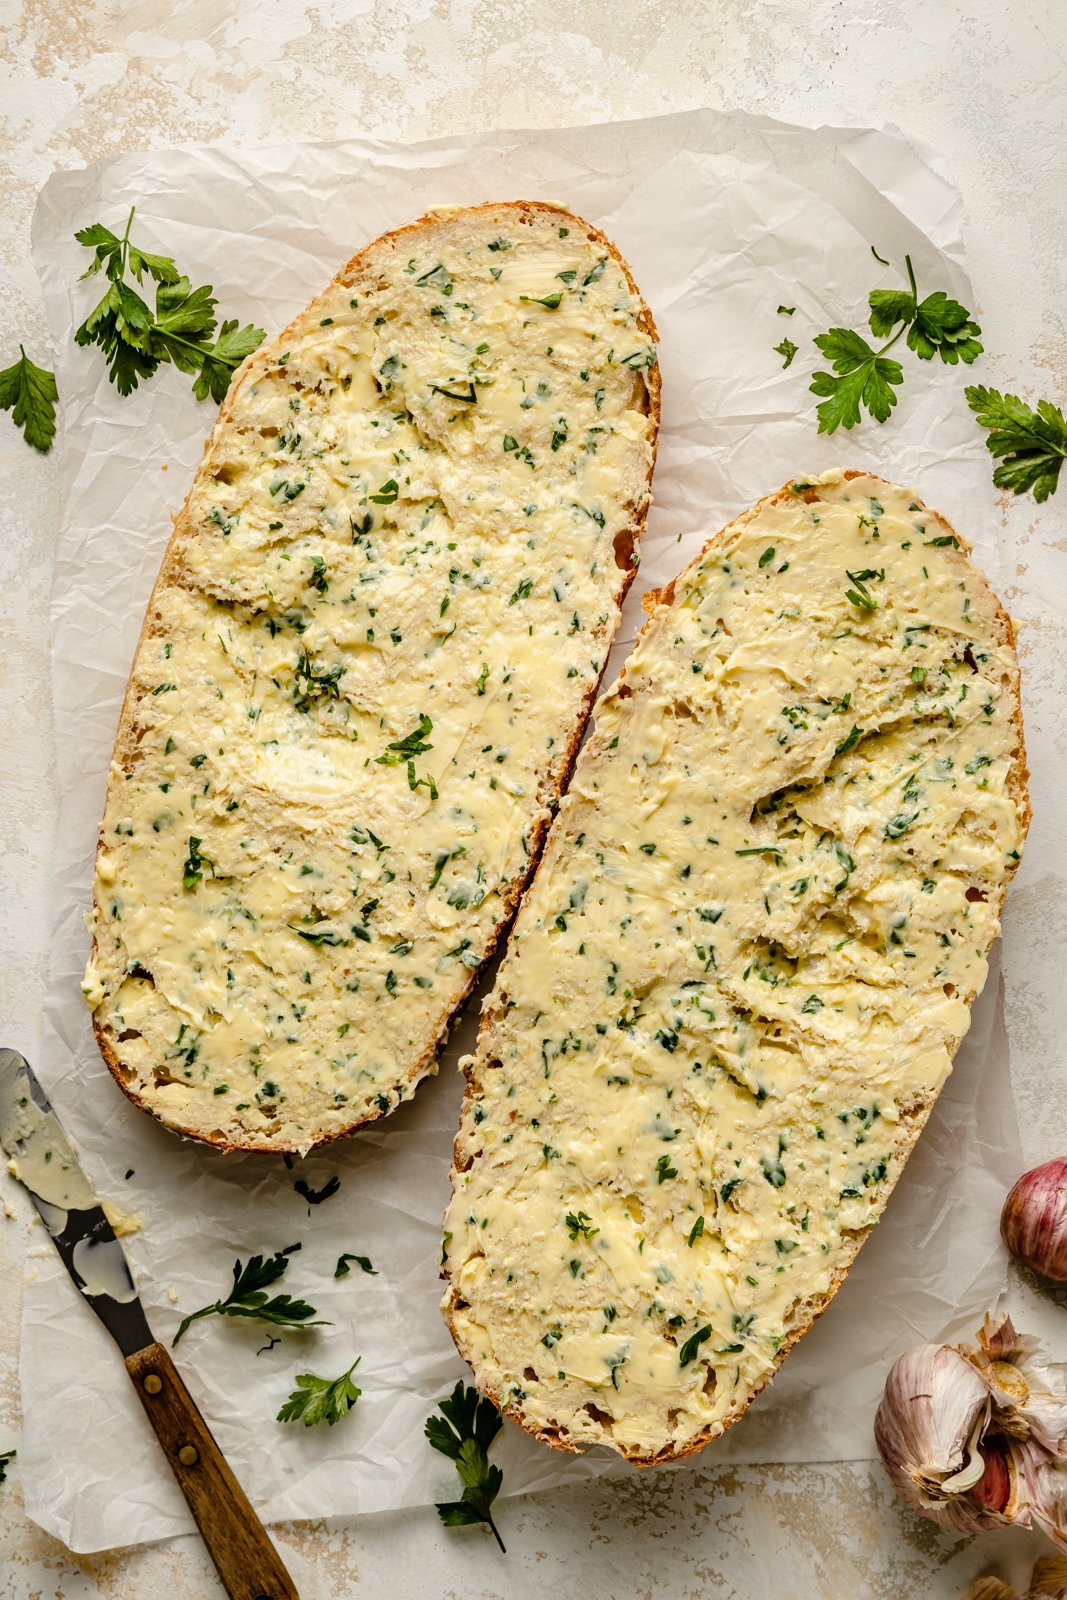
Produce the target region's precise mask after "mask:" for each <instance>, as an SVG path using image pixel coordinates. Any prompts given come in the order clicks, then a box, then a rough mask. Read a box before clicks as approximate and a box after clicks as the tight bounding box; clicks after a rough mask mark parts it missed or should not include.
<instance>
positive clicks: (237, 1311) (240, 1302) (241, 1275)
mask: <svg viewBox="0 0 1067 1600" xmlns="http://www.w3.org/2000/svg"><path fill="white" fill-rule="evenodd" d="M299 1249H300V1246H299V1245H298V1244H291V1245H288V1246H287V1247H286V1248H285V1249H284V1250H279V1252H278V1254H277V1255H274V1256H268V1257H266V1258H264V1257H263V1256H252V1257H251V1258H250V1259H249V1261H248V1263H247V1265H243V1264H242V1263H241V1261H240V1260H237V1261H235V1262H234V1264H233V1288H232V1289H231V1290H230V1292H229V1294H228V1295H227V1296H226V1298H225V1300H214V1301H212V1303H211V1305H209V1306H201V1308H200V1310H199V1311H192V1312H190V1313H189V1315H188V1316H187V1317H183V1318H182V1321H181V1324H180V1326H179V1328H178V1331H177V1333H176V1334H175V1335H174V1338H173V1339H172V1340H171V1344H172V1345H175V1344H177V1343H178V1340H179V1339H180V1338H181V1337H182V1335H183V1334H184V1332H185V1330H186V1328H188V1326H189V1324H190V1323H191V1322H196V1321H197V1320H198V1319H199V1318H200V1317H211V1316H220V1317H248V1318H250V1319H251V1320H252V1321H253V1322H272V1323H274V1324H275V1325H276V1326H277V1327H281V1328H319V1327H322V1326H323V1325H324V1324H323V1321H322V1319H321V1318H317V1319H316V1320H315V1321H314V1322H312V1321H311V1320H309V1319H310V1318H312V1317H314V1316H315V1307H314V1306H309V1305H308V1304H307V1302H306V1301H304V1300H294V1299H293V1298H292V1297H291V1296H290V1295H287V1294H278V1295H273V1296H269V1295H268V1294H267V1289H268V1288H269V1286H270V1285H271V1284H272V1283H277V1281H278V1279H279V1278H281V1277H283V1276H284V1274H285V1270H286V1268H287V1267H288V1265H289V1257H290V1256H291V1255H292V1254H293V1252H294V1251H295V1250H299Z"/></svg>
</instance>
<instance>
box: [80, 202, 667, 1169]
mask: <svg viewBox="0 0 1067 1600" xmlns="http://www.w3.org/2000/svg"><path fill="white" fill-rule="evenodd" d="M498 211H513V212H515V213H516V220H518V221H520V222H522V221H526V222H530V221H532V220H534V218H535V217H540V216H543V215H545V214H548V215H552V216H560V217H566V218H567V219H568V221H570V222H572V223H574V224H576V225H577V226H578V227H579V228H580V229H582V230H583V231H584V233H585V236H586V238H587V239H589V240H590V241H595V242H596V244H598V245H599V246H601V247H602V248H603V249H604V250H606V251H607V253H608V254H609V255H610V257H611V258H612V260H613V261H614V262H615V263H616V265H617V266H618V267H619V269H620V270H621V272H622V274H623V276H624V277H625V279H626V282H627V284H628V285H629V288H630V291H631V293H632V294H633V296H634V299H635V301H636V302H637V305H638V307H639V311H638V318H637V322H638V326H639V327H640V329H641V331H642V332H643V333H645V334H647V335H648V337H649V338H650V339H652V340H653V341H655V340H656V339H657V338H658V334H657V330H656V324H655V320H654V319H653V316H652V312H651V311H650V310H649V308H648V306H647V305H646V303H645V300H644V297H643V296H642V294H641V291H640V289H639V288H638V286H637V284H636V282H635V281H634V276H633V272H632V271H631V268H630V265H629V263H628V262H627V261H626V260H625V258H624V257H623V256H622V254H621V253H620V251H619V249H618V247H617V246H616V245H615V243H614V242H613V241H612V240H611V239H609V238H608V237H607V235H606V234H604V233H603V232H602V231H601V230H600V229H599V228H598V227H596V226H595V224H594V223H591V222H588V221H587V220H586V219H585V218H584V217H581V216H579V215H578V214H577V212H574V211H570V210H568V208H567V207H566V206H562V205H556V204H553V203H552V202H550V201H540V200H503V201H486V202H485V203H484V204H482V205H478V206H462V207H458V208H456V211H452V210H451V209H448V210H442V211H434V210H430V211H427V212H426V213H425V214H424V215H423V216H422V217H419V218H417V219H416V220H415V221H414V222H409V223H405V224H404V226H403V227H400V228H394V229H392V230H391V231H390V232H388V233H383V234H380V235H378V237H376V238H374V239H371V240H369V241H368V243H367V244H365V245H364V246H363V248H362V249H361V250H358V251H357V252H356V254H355V255H354V256H352V257H350V259H349V260H348V261H347V262H346V263H345V265H344V266H343V267H342V268H341V269H340V271H339V272H337V273H336V274H335V276H334V277H333V278H332V279H331V280H330V282H329V283H328V284H326V285H325V286H324V287H323V288H322V289H320V290H318V291H317V292H316V294H315V295H314V296H313V300H317V299H319V298H321V296H322V295H324V294H326V293H328V292H329V290H330V289H332V288H333V287H334V286H335V285H337V284H340V285H344V286H345V287H348V286H349V285H350V284H351V283H352V282H353V280H354V279H356V278H357V277H358V275H359V273H360V272H361V271H362V270H363V269H364V267H365V266H366V265H367V263H368V258H369V257H370V254H371V252H372V251H376V250H378V249H379V248H380V247H381V246H382V245H384V244H388V243H391V242H393V241H395V240H398V239H402V238H404V237H406V236H407V235H410V234H415V233H419V232H422V231H423V230H425V229H427V228H430V227H434V226H437V225H439V224H440V223H441V222H442V221H444V220H446V219H450V218H452V217H454V216H455V215H457V214H458V213H462V214H463V215H464V216H468V217H472V218H473V217H477V216H478V215H480V214H484V213H486V212H498ZM310 303H312V302H309V304H310ZM306 309H307V307H306V306H305V307H301V309H300V311H299V312H298V313H297V315H296V316H295V317H294V318H293V320H292V321H291V322H290V323H288V324H287V325H286V327H284V328H282V329H281V330H280V331H279V332H278V333H277V334H276V335H275V336H274V337H273V338H272V339H269V340H265V341H264V343H263V344H262V345H261V346H260V347H259V349H258V350H255V351H253V352H252V354H251V355H250V356H249V357H248V358H247V360H246V361H245V362H244V364H243V366H242V367H241V368H240V369H239V371H238V373H237V374H235V376H234V379H233V381H232V382H231V384H230V387H229V390H228V391H227V394H226V398H225V399H224V400H223V402H222V405H221V406H220V407H219V411H218V415H217V416H216V418H215V421H214V424H213V425H212V429H211V433H210V434H209V435H208V438H207V440H206V441H205V446H204V454H203V456H202V457H201V460H200V462H199V464H198V466H197V468H196V471H195V472H194V474H193V481H192V483H191V484H190V486H189V490H188V493H187V494H186V497H185V501H184V503H183V505H182V508H181V510H180V511H179V512H177V513H176V514H175V516H174V527H173V531H172V532H171V535H170V538H169V540H168V541H167V546H166V549H165V550H164V552H163V556H162V559H161V561H160V567H159V572H158V574H157V576H156V581H155V583H154V584H153V585H152V592H151V594H150V595H149V598H148V603H147V605H146V606H145V613H144V621H143V622H142V624H141V631H140V633H139V635H138V638H137V644H136V646H135V647H134V653H133V662H132V664H131V669H130V676H129V678H128V679H127V682H126V691H125V694H124V696H123V701H122V707H121V710H120V712H119V720H118V726H117V730H116V734H115V745H114V749H113V752H112V760H113V761H114V760H121V759H122V757H123V756H124V755H125V754H126V753H127V751H128V750H129V749H130V748H131V747H132V745H133V744H134V743H135V742H136V741H135V740H134V739H132V737H131V735H132V733H133V730H134V729H135V727H136V720H135V714H136V708H137V702H138V697H137V695H136V692H135V686H134V677H133V675H134V669H135V667H136V663H137V658H138V657H139V655H140V653H141V647H142V645H143V644H144V642H145V640H146V639H147V638H149V637H150V636H151V627H150V624H151V622H152V620H153V616H152V613H153V608H154V606H155V601H156V595H157V594H158V593H159V592H160V591H161V590H162V589H163V588H164V586H165V585H166V584H167V583H168V582H170V581H171V579H172V575H173V571H174V568H175V566H176V560H175V558H176V554H177V547H178V540H179V539H180V537H181V535H182V533H183V532H185V530H186V528H187V527H188V516H189V506H190V501H191V499H192V496H193V491H194V489H195V488H196V485H197V482H198V480H199V476H200V472H201V469H202V468H203V465H204V462H205V461H206V460H207V459H208V456H209V454H210V452H211V449H212V447H213V445H214V443H215V441H216V439H218V438H219V436H220V435H221V433H222V432H223V430H224V429H225V428H226V427H227V426H228V424H229V422H230V420H231V418H232V415H233V410H234V401H235V398H236V395H237V393H238V390H239V388H241V387H243V386H244V385H245V384H246V383H248V382H254V381H255V379H256V378H257V377H258V376H259V374H260V372H261V371H263V370H265V369H266V368H267V367H268V366H269V365H270V364H271V362H270V353H271V351H272V350H273V349H275V348H276V346H277V345H278V344H279V343H280V342H281V341H282V340H284V339H285V337H286V335H287V334H288V333H290V332H291V331H292V330H293V329H294V328H295V327H296V325H297V324H298V322H299V321H300V319H301V318H302V317H303V316H304V314H305V312H306ZM644 382H645V389H646V393H647V396H648V415H649V418H650V420H651V424H652V455H651V459H650V461H649V465H648V472H647V473H646V476H645V490H646V492H645V497H644V500H643V501H642V503H641V504H640V505H639V506H637V507H636V508H635V511H634V515H633V517H632V519H631V521H630V524H629V526H628V527H627V529H626V530H624V541H625V540H626V539H628V544H627V543H626V542H624V543H623V545H622V546H621V547H617V553H618V554H625V555H626V556H627V564H626V565H625V566H620V568H619V572H620V578H619V585H618V588H617V589H616V591H615V603H616V607H617V608H618V610H621V607H622V603H623V601H624V600H625V598H626V594H627V591H628V590H629V588H630V585H631V583H632V582H633V580H634V577H635V576H636V573H637V564H636V561H635V559H634V558H635V557H636V556H637V554H638V552H639V550H640V544H641V535H642V533H643V532H644V529H645V524H646V521H647V518H648V508H649V505H650V503H651V494H652V475H653V471H654V469H655V465H656V450H657V445H658V437H659V423H660V412H661V397H662V383H661V378H660V369H659V363H658V361H657V363H656V365H655V366H654V367H652V368H651V369H650V370H649V371H647V372H646V373H645V374H644ZM617 628H618V613H617V614H616V621H615V624H614V626H613V627H611V628H610V629H607V630H605V631H604V632H603V634H602V635H601V637H602V638H603V640H604V642H605V649H604V666H603V667H602V668H601V672H600V677H599V678H598V679H597V680H596V681H595V682H594V683H592V684H591V685H590V686H589V689H588V690H587V692H586V695H585V697H584V700H583V702H582V705H581V708H580V712H579V718H578V722H577V724H576V725H575V728H574V732H573V735H572V737H571V739H570V740H569V742H568V745H567V747H566V750H565V752H564V755H563V758H562V760H561V762H560V766H559V777H558V781H557V782H556V783H555V784H554V785H553V786H552V787H551V788H550V789H548V790H546V791H545V793H544V794H543V795H541V796H540V797H539V799H540V804H541V806H542V807H544V808H546V809H547V810H548V811H549V812H551V811H552V810H553V809H554V807H555V805H556V804H557V803H558V801H559V798H560V795H561V794H562V793H563V791H564V790H565V789H566V787H567V784H568V782H569V781H570V774H571V770H572V768H573V766H574V762H575V760H576V758H577V755H578V751H579V749H580V747H581V744H582V740H583V738H584V737H585V730H586V727H587V725H588V722H589V716H590V713H591V711H592V709H593V704H594V702H595V700H596V697H597V695H598V693H599V691H600V684H601V680H602V678H603V675H604V670H605V668H606V666H607V659H608V654H609V651H610V647H611V644H612V642H613V640H614V636H615V632H616V630H617ZM110 788H111V779H110V776H109V779H108V795H110ZM106 805H107V799H106V798H105V808H106ZM548 820H549V819H548V817H546V816H541V817H540V818H539V819H537V820H536V821H535V824H534V831H533V833H532V835H531V839H530V857H529V864H528V867H527V870H526V873H525V875H524V876H523V877H522V878H520V879H516V881H515V883H514V884H513V885H512V889H511V892H510V893H509V894H508V896H507V897H506V899H505V900H504V902H503V905H502V911H501V918H500V921H499V923H498V924H497V927H496V929H495V931H494V935H493V938H492V940H491V942H490V944H489V946H488V947H487V949H486V953H485V956H484V958H483V960H482V961H481V963H480V964H479V966H478V967H476V968H475V969H473V970H472V972H471V975H470V979H469V981H468V983H467V985H466V987H465V988H464V990H463V992H462V994H461V995H460V997H459V999H458V1001H457V1002H456V1004H455V1006H454V1007H453V1008H452V1010H451V1012H450V1013H449V1014H448V1016H447V1017H445V1018H444V1019H443V1021H442V1023H441V1025H440V1027H439V1028H438V1029H437V1031H436V1033H435V1034H434V1036H433V1037H432V1038H430V1039H429V1040H428V1041H427V1043H426V1045H425V1046H424V1048H423V1050H422V1052H421V1053H420V1054H419V1056H418V1057H417V1058H416V1059H415V1060H414V1061H413V1062H412V1064H411V1066H410V1068H409V1069H408V1072H407V1075H406V1077H405V1078H404V1079H402V1080H401V1083H399V1084H397V1085H396V1086H395V1087H396V1088H401V1089H402V1092H401V1096H400V1100H399V1101H398V1102H397V1105H400V1104H403V1103H404V1101H405V1100H408V1099H410V1098H411V1095H412V1094H413V1093H414V1091H415V1089H416V1087H417V1085H418V1084H419V1083H420V1082H421V1081H422V1079H423V1078H425V1077H427V1076H428V1075H429V1074H431V1073H433V1072H434V1071H435V1070H436V1066H437V1058H438V1056H439V1054H440V1052H441V1050H442V1049H443V1048H444V1045H445V1044H446V1042H447V1040H448V1036H449V1034H450V1032H451V1030H452V1028H453V1026H454V1025H455V1023H456V1021H457V1020H458V1017H459V1014H460V1012H461V1011H462V1009H463V1007H464V1006H465V1005H466V1003H467V1000H468V999H469V998H470V995H471V992H472V990H473V989H474V987H475V984H476V983H477V981H478V978H479V977H480V976H481V974H482V973H483V972H484V970H485V968H486V967H487V966H488V964H489V962H490V961H491V960H492V959H493V957H494V956H495V954H496V952H497V949H498V947H499V945H500V942H501V940H502V939H503V938H504V936H505V935H506V933H507V931H508V929H509V928H510V926H511V923H512V921H513V919H514V917H515V913H516V911H517V910H518V906H519V903H520V901H521V899H522V895H523V893H524V891H525V889H526V887H527V886H528V884H529V883H530V882H531V881H532V879H533V875H534V872H535V871H536V868H537V863H538V861H539V859H540V855H541V850H542V848H543V845H544V841H545V838H546V837H547V834H548ZM102 845H103V821H102V820H101V825H100V829H99V832H98V836H97V844H96V852H95V854H96V855H99V853H100V850H101V848H102ZM96 948H97V941H96V935H95V933H94V935H93V940H92V945H91V947H90V953H89V959H90V960H91V959H92V957H93V955H95V953H96ZM92 1025H93V1035H94V1037H95V1039H96V1044H97V1048H98V1049H99V1051H100V1054H101V1056H102V1057H103V1060H104V1063H105V1065H106V1066H107V1068H108V1070H109V1072H110V1073H111V1076H112V1077H113V1078H114V1079H115V1082H116V1083H117V1084H118V1086H119V1088H120V1089H121V1090H122V1091H123V1093H124V1094H125V1095H126V1097H127V1099H129V1100H131V1101H132V1102H133V1104H134V1105H135V1106H137V1107H138V1109H139V1110H141V1111H144V1112H146V1113H147V1115H148V1116H150V1117H151V1118H152V1119H153V1120H154V1121H155V1122H158V1123H159V1124H160V1126H161V1127H164V1128H167V1129H168V1130H169V1131H170V1132H171V1133H177V1134H178V1135H179V1137H182V1138H188V1139H195V1140H196V1141H197V1142H198V1143H201V1144H207V1145H210V1146H211V1147H213V1148H214V1149H218V1150H222V1151H225V1152H227V1153H233V1152H238V1151H240V1152H244V1153H250V1154H257V1153H258V1154H275V1155H277V1154H287V1153H292V1152H293V1151H294V1149H295V1147H294V1145H293V1144H292V1142H291V1141H287V1142H281V1141H272V1140H257V1141H255V1142H254V1143H241V1142H239V1141H237V1140H229V1139H225V1138H223V1137H221V1136H220V1137H211V1136H208V1135H205V1134H203V1133H199V1132H197V1131H195V1130H193V1129H191V1128H190V1129H187V1128H181V1127H178V1126H176V1125H175V1124H174V1123H172V1122H169V1121H167V1119H166V1118H164V1117H162V1116H161V1115H160V1114H159V1113H158V1111H157V1110H156V1109H155V1108H154V1107H153V1105H152V1103H151V1102H150V1101H149V1100H148V1099H146V1098H145V1096H144V1095H140V1094H138V1093H137V1092H136V1091H135V1090H134V1089H132V1088H131V1086H130V1084H129V1083H128V1082H127V1080H126V1077H125V1075H124V1072H123V1067H122V1063H121V1061H120V1060H119V1057H118V1055H117V1053H116V1052H115V1050H114V1048H113V1046H112V1044H111V1041H110V1039H109V1038H108V1037H107V1034H106V1032H105V1030H104V1028H103V1026H102V1025H101V1022H100V1020H99V1018H98V1016H97V1013H96V1011H94V1012H93V1015H92ZM389 1109H390V1111H392V1110H395V1109H396V1106H393V1105H391V1106H390V1108H389ZM387 1115H388V1112H385V1111H382V1110H380V1109H379V1108H378V1107H375V1108H374V1109H373V1110H370V1111H368V1113H367V1114H366V1115H365V1116H362V1117H359V1118H357V1119H355V1120H354V1121H353V1122H351V1123H349V1124H347V1125H346V1126H345V1127H344V1128H342V1129H339V1130H337V1131H335V1132H332V1133H329V1134H325V1135H324V1136H323V1137H322V1138H321V1139H317V1140H315V1142H314V1148H322V1147H323V1146H325V1145H327V1144H333V1143H335V1142H336V1141H337V1140H338V1139H346V1138H348V1137H349V1136H350V1135H351V1134H353V1133H355V1132H357V1131H358V1129H360V1128H362V1127H366V1126H367V1125H368V1124H369V1123H372V1122H377V1121H378V1120H379V1118H381V1117H383V1116H387Z"/></svg>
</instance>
